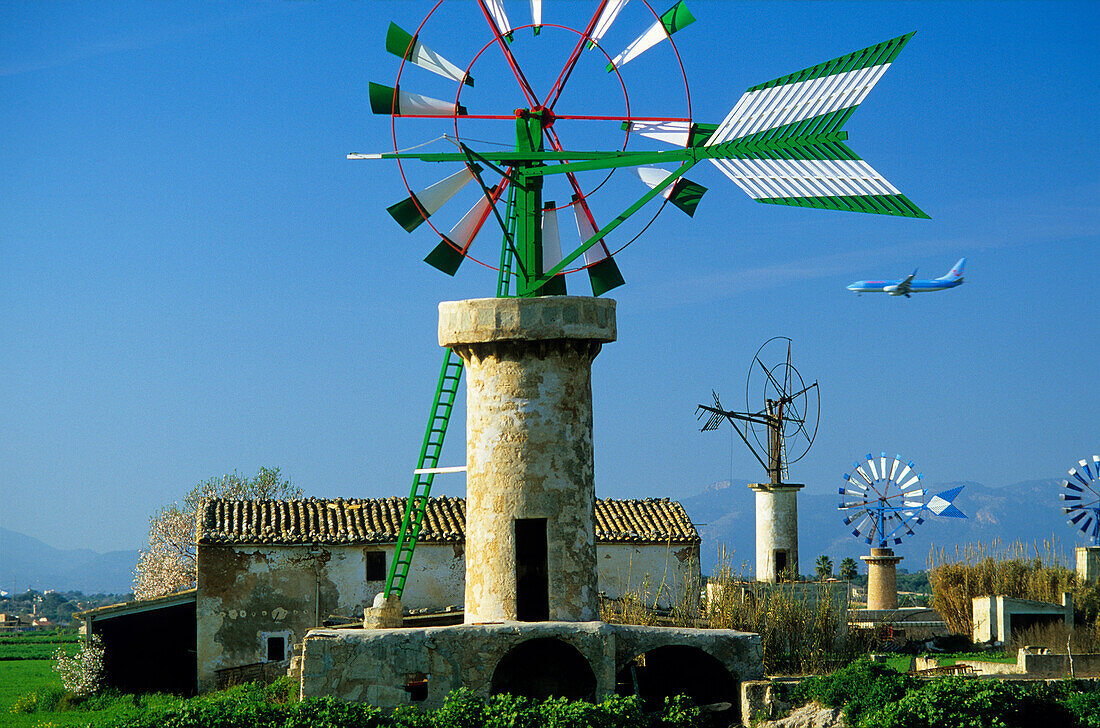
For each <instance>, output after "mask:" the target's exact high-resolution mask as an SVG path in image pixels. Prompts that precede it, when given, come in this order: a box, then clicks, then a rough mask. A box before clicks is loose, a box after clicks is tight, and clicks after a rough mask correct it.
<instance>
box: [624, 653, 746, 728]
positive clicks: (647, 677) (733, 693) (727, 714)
mask: <svg viewBox="0 0 1100 728" xmlns="http://www.w3.org/2000/svg"><path fill="white" fill-rule="evenodd" d="M615 692H616V693H618V694H619V695H637V696H638V697H639V698H641V699H642V702H643V703H644V704H645V706H646V707H647V708H649V709H653V708H656V707H658V706H659V705H660V704H661V703H662V702H663V701H664V699H665V698H667V697H670V696H673V695H687V696H688V697H690V698H691V699H692V700H694V701H695V703H696V704H698V705H709V706H712V710H715V711H718V712H720V713H721V715H722V719H723V723H728V722H730V721H733V722H735V723H738V722H740V712H741V709H740V705H741V701H740V696H739V695H738V692H737V680H736V679H734V676H733V675H731V674H730V671H729V670H727V669H726V666H725V665H723V664H722V663H721V662H719V661H718V659H717V658H715V657H713V656H712V655H709V654H707V653H706V652H704V651H703V650H701V649H699V648H698V647H689V646H687V645H665V646H664V647H657V648H655V649H652V650H650V651H649V652H643V653H642V654H640V655H638V656H637V657H635V658H634V659H633V660H631V661H630V662H628V663H626V665H625V666H624V667H623V668H622V669H621V670H619V672H618V674H617V675H616V676H615ZM727 704H728V705H727Z"/></svg>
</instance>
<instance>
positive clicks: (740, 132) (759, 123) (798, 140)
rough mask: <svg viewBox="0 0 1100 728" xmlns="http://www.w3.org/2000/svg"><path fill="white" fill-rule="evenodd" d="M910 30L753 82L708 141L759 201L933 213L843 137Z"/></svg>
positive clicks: (723, 166)
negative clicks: (905, 193)
mask: <svg viewBox="0 0 1100 728" xmlns="http://www.w3.org/2000/svg"><path fill="white" fill-rule="evenodd" d="M912 36H913V34H912V33H909V34H907V35H903V36H900V37H898V38H894V39H893V40H888V41H886V42H884V43H879V44H877V45H873V46H870V47H868V48H864V49H863V50H859V51H856V52H854V53H849V54H847V55H845V56H841V57H840V58H835V59H833V60H831V61H826V62H825V63H820V64H818V65H816V66H812V67H810V68H806V69H804V70H802V71H799V72H797V73H792V74H789V75H787V76H782V77H780V78H777V79H775V80H772V81H768V82H767V83H762V84H759V85H757V86H753V87H751V88H749V89H748V90H747V91H746V92H745V93H744V95H743V96H742V97H741V99H740V100H739V101H738V102H737V104H736V105H735V106H734V107H733V109H732V110H731V111H730V113H729V114H728V115H727V116H726V118H725V120H723V121H722V123H721V124H719V125H718V128H717V129H716V130H715V132H714V133H713V134H712V135H710V137H709V138H708V139H707V141H706V146H707V147H716V148H718V149H715V150H714V151H719V150H720V153H719V154H715V155H714V156H713V157H712V158H711V162H713V163H714V165H715V166H717V167H718V168H719V169H720V170H722V172H723V173H724V174H725V175H726V176H727V177H729V178H730V179H731V180H733V182H734V184H736V185H737V186H738V187H740V188H741V189H742V190H744V191H745V192H746V193H747V194H748V195H749V196H750V197H752V198H753V199H755V200H756V201H757V202H764V203H769V204H777V205H796V206H801V207H819V208H824V209H829V210H849V211H853V212H869V213H875V214H882V215H901V216H904V217H924V218H926V217H928V215H926V214H925V213H924V212H923V211H921V210H920V208H918V207H917V206H916V205H914V204H913V203H912V202H910V201H909V200H908V199H907V198H906V197H905V196H904V195H902V194H901V193H900V192H899V191H898V190H897V188H895V187H894V186H893V185H891V184H890V183H889V182H888V181H887V180H886V179H885V178H884V177H883V176H882V175H881V174H879V173H878V172H877V171H875V170H874V169H873V168H872V167H871V166H870V165H869V164H867V163H866V162H864V161H863V160H862V159H860V158H859V156H857V155H856V154H855V153H854V152H853V151H852V150H851V149H849V148H848V147H847V145H845V144H844V141H845V140H846V139H847V134H846V133H845V132H842V131H840V129H841V127H842V126H843V125H844V122H846V121H847V120H848V117H850V116H851V115H852V113H853V112H854V111H855V109H856V107H858V106H859V104H860V103H861V102H862V101H863V99H865V98H866V97H867V94H868V93H870V91H871V89H872V88H874V86H875V84H876V83H878V80H879V79H880V78H882V75H883V74H884V73H886V70H887V69H888V68H889V67H890V64H891V63H892V62H893V60H894V58H896V57H897V55H898V53H900V52H901V49H902V48H903V47H904V46H905V44H906V43H907V42H908V41H909V39H910V38H911V37H912Z"/></svg>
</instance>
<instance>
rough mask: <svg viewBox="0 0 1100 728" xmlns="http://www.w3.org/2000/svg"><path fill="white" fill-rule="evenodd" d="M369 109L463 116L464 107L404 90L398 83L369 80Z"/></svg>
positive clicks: (373, 110)
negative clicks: (383, 83) (388, 83)
mask: <svg viewBox="0 0 1100 728" xmlns="http://www.w3.org/2000/svg"><path fill="white" fill-rule="evenodd" d="M367 91H368V95H369V96H370V110H371V111H372V112H373V113H375V114H393V115H395V116H463V115H465V113H466V107H465V106H462V105H461V104H456V103H455V102H453V101H442V100H440V99H434V98H432V97H431V96H424V95H422V94H414V93H412V92H409V91H404V90H403V89H402V88H401V86H400V84H399V85H397V86H393V87H391V86H384V85H382V84H380V83H375V82H374V81H371V82H370V84H369V85H368V89H367Z"/></svg>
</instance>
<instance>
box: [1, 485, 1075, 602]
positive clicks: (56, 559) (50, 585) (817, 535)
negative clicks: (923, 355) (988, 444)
mask: <svg viewBox="0 0 1100 728" xmlns="http://www.w3.org/2000/svg"><path fill="white" fill-rule="evenodd" d="M748 483H749V481H747V480H735V481H734V482H733V485H732V486H731V485H730V482H729V481H721V482H718V483H712V484H710V485H708V486H706V487H705V488H704V489H703V490H702V491H701V492H699V493H697V494H696V495H693V496H689V497H687V498H681V499H680V502H681V503H683V505H684V508H686V509H687V512H688V515H689V516H691V519H692V521H694V522H695V523H696V525H697V526H698V527H699V532H700V534H701V535H702V537H703V547H702V562H703V563H702V566H703V573H710V572H711V571H712V570H713V568H714V566H715V565H716V564H717V563H718V548H719V544H724V545H725V548H726V551H727V553H729V552H730V551H731V550H732V554H733V555H732V558H733V561H734V566H735V567H737V568H740V565H741V563H742V562H743V561H747V562H749V563H750V564H751V563H752V562H753V561H754V560H755V518H754V515H753V503H754V494H753V492H752V491H751V490H749V489H748V487H747V486H748ZM1058 483H1059V481H1057V480H1028V481H1024V482H1021V483H1016V484H1015V485H1008V486H1002V487H998V488H991V487H989V486H986V485H982V484H981V483H961V482H945V483H937V484H932V485H929V486H926V487H927V488H928V489H930V490H931V491H932V492H933V493H938V492H939V491H942V490H947V489H948V488H952V487H954V486H957V485H965V486H966V487H965V488H963V491H962V493H961V494H960V495H959V497H958V499H956V501H955V504H956V505H957V506H958V507H959V508H961V509H962V511H963V512H964V513H966V515H967V516H969V517H968V518H967V519H965V520H963V519H957V518H937V517H935V516H933V517H930V518H928V519H926V520H925V522H924V523H923V524H922V525H920V526H918V527H917V528H916V529H915V531H916V534H915V535H914V536H910V537H907V538H906V539H905V540H904V541H903V542H902V544H901V545H900V546H895V547H894V552H895V553H896V554H898V555H899V556H902V557H904V561H902V562H901V564H900V568H904V569H908V570H909V571H918V570H921V569H925V568H927V567H928V555H929V552H930V549H931V548H932V546H933V544H934V545H935V546H936V547H937V548H939V547H941V546H943V547H945V548H947V549H948V551H950V552H951V553H953V552H954V550H955V545H956V544H958V545H960V546H962V545H965V544H967V543H983V544H986V545H990V544H992V543H993V542H994V541H999V542H1000V544H1001V546H1008V545H1009V544H1011V543H1013V542H1016V541H1021V542H1023V543H1025V544H1028V546H1029V548H1030V547H1031V545H1032V544H1038V545H1039V548H1040V550H1044V551H1045V547H1044V541H1050V540H1051V538H1052V536H1053V538H1054V539H1055V540H1056V541H1057V548H1058V550H1059V552H1060V553H1062V554H1063V557H1064V558H1066V559H1067V560H1068V559H1069V558H1072V555H1073V547H1074V546H1077V545H1081V544H1083V543H1084V537H1083V536H1082V535H1081V534H1080V532H1079V531H1077V530H1075V529H1072V528H1070V526H1069V525H1068V524H1067V523H1066V521H1065V518H1064V517H1063V515H1062V510H1061V504H1060V502H1059V501H1058V493H1059V490H1060V488H1059V487H1058ZM817 490H819V491H820V490H821V489H820V488H818V489H817ZM837 500H838V497H837V496H836V495H826V494H820V493H807V492H806V491H805V490H804V491H802V492H801V493H799V496H798V522H799V523H798V531H799V561H800V564H799V566H800V567H801V571H802V573H803V574H811V573H813V563H814V560H815V559H816V558H817V557H818V556H819V555H820V554H828V556H829V557H830V558H832V560H833V563H834V565H836V564H839V563H840V560H841V559H843V558H844V557H845V556H851V557H853V558H856V559H858V558H859V556H861V555H865V554H867V553H869V548H870V547H869V546H867V544H866V543H864V542H863V541H862V540H857V539H856V538H855V537H853V536H852V535H851V532H850V531H851V529H850V528H849V527H845V525H844V524H843V523H842V516H841V514H840V512H839V511H838V510H837ZM137 559H138V550H137V549H136V548H135V549H132V550H125V551H111V552H109V553H105V554H101V553H97V552H95V551H91V550H89V549H72V550H63V549H57V548H54V547H52V546H49V545H48V544H46V543H43V542H42V541H40V540H38V539H36V538H33V537H31V536H27V535H25V534H22V533H18V532H16V531H12V530H9V529H6V528H0V589H3V590H5V591H9V592H16V591H23V590H26V589H27V588H32V589H37V590H40V591H41V590H44V589H57V590H79V591H82V592H84V593H85V594H95V593H98V592H103V593H126V592H128V591H130V589H131V584H132V575H131V570H132V569H133V567H134V564H136V563H137ZM860 567H861V568H860V571H861V573H862V572H864V571H865V569H864V568H863V564H862V562H860Z"/></svg>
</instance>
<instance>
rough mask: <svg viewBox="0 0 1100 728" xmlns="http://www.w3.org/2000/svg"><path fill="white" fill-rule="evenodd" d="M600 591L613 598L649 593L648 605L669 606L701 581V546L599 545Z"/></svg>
mask: <svg viewBox="0 0 1100 728" xmlns="http://www.w3.org/2000/svg"><path fill="white" fill-rule="evenodd" d="M596 566H597V571H598V575H599V576H598V582H599V590H600V591H601V592H602V593H603V594H605V595H606V596H607V597H608V598H610V599H619V598H621V597H622V596H623V595H624V594H627V593H633V594H639V595H645V594H648V598H647V599H646V600H645V601H646V603H647V604H654V603H655V604H656V605H657V606H659V607H662V608H666V609H667V608H669V607H671V606H673V605H674V604H676V603H678V602H679V601H680V600H681V599H682V597H683V595H684V591H685V589H688V590H691V589H694V590H695V591H698V590H699V588H700V585H701V584H702V574H701V572H700V569H699V546H698V545H692V544H664V545H662V544H636V543H608V544H598V545H597V546H596Z"/></svg>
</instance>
